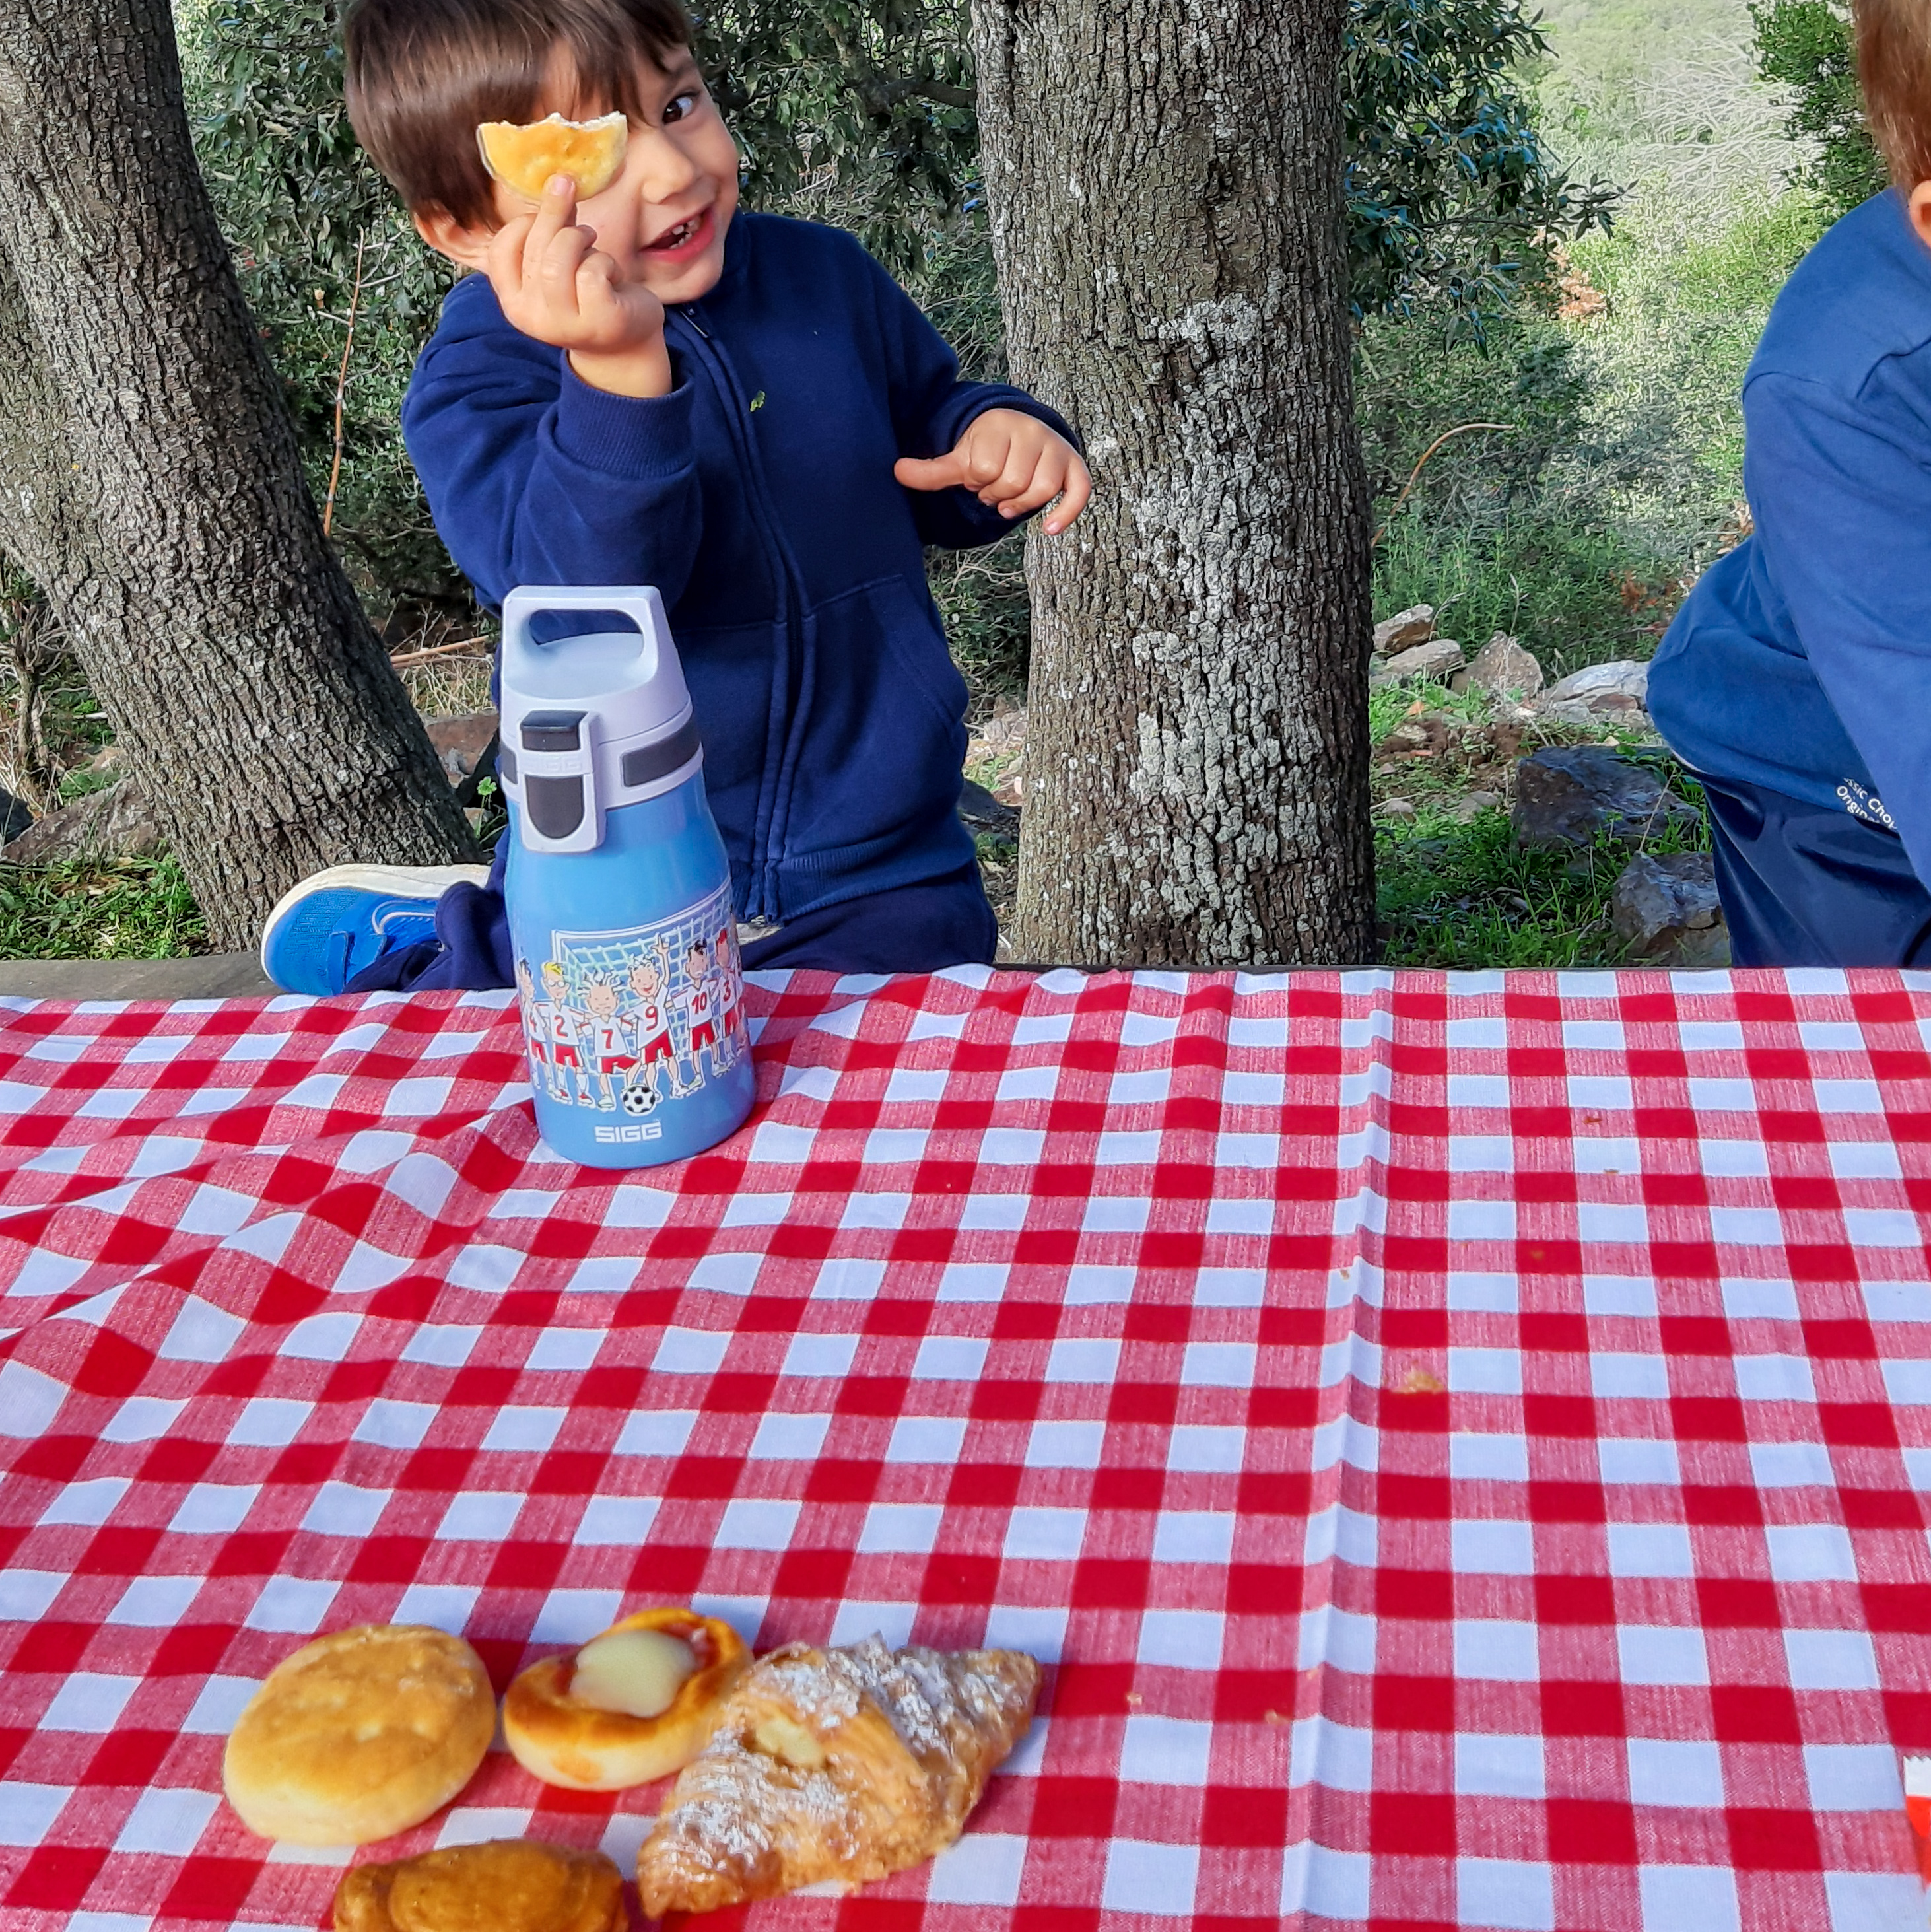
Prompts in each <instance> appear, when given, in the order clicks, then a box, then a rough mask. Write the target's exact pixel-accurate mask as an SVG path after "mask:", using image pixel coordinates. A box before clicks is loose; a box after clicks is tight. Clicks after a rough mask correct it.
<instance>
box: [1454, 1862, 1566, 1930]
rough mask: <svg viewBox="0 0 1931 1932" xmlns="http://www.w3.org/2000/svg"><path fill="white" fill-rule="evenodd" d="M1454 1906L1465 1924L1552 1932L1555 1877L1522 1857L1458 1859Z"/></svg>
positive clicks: (1497, 1928) (1544, 1866) (1552, 1871)
mask: <svg viewBox="0 0 1931 1932" xmlns="http://www.w3.org/2000/svg"><path fill="white" fill-rule="evenodd" d="M1455 1882H1456V1907H1457V1909H1458V1911H1459V1914H1460V1916H1461V1918H1462V1923H1463V1924H1465V1925H1481V1926H1493V1927H1495V1932H1555V1872H1554V1870H1553V1869H1552V1867H1549V1866H1548V1865H1546V1864H1534V1863H1531V1861H1528V1860H1527V1859H1523V1858H1457V1859H1456V1861H1455Z"/></svg>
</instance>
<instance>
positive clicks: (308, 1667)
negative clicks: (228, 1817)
mask: <svg viewBox="0 0 1931 1932" xmlns="http://www.w3.org/2000/svg"><path fill="white" fill-rule="evenodd" d="M495 1730H496V1696H495V1694H494V1693H493V1691H491V1689H490V1679H489V1674H488V1673H487V1672H486V1671H485V1670H484V1668H483V1661H482V1659H481V1658H479V1657H478V1655H476V1653H475V1652H474V1651H473V1650H472V1649H470V1648H469V1646H468V1645H467V1644H466V1643H464V1642H463V1640H462V1639H461V1638H460V1637H451V1636H449V1635H448V1634H446V1633H445V1632H444V1631H439V1630H429V1629H427V1628H424V1626H422V1625H419V1624H362V1625H358V1626H357V1627H356V1628H354V1629H352V1630H344V1631H335V1632H334V1634H332V1635H331V1636H328V1637H317V1638H316V1640H315V1641H314V1642H313V1643H308V1644H304V1645H303V1646H302V1647H301V1649H299V1650H298V1651H297V1652H295V1654H294V1655H293V1656H292V1657H288V1658H283V1660H282V1661H281V1662H280V1664H277V1665H276V1666H275V1667H274V1670H271V1671H270V1672H269V1673H268V1679H267V1680H266V1682H264V1683H263V1685H262V1688H260V1689H259V1691H256V1693H255V1694H254V1696H253V1697H252V1698H250V1700H249V1701H248V1704H247V1708H246V1709H244V1711H243V1712H242V1713H241V1716H240V1718H238V1720H237V1721H236V1722H235V1728H234V1730H233V1731H232V1733H230V1735H229V1739H228V1748H227V1751H226V1754H225V1755H224V1756H223V1760H222V1766H221V1776H222V1782H223V1784H224V1785H225V1786H226V1788H227V1792H228V1802H229V1804H231V1805H233V1806H234V1808H235V1811H237V1812H238V1814H240V1816H241V1822H242V1823H243V1824H244V1825H245V1826H247V1828H248V1829H249V1830H250V1831H251V1832H259V1833H260V1834H261V1835H262V1837H263V1838H281V1839H285V1840H286V1841H288V1842H289V1843H291V1844H296V1845H365V1844H367V1843H369V1842H370V1841H371V1840H373V1839H376V1838H388V1837H389V1836H391V1835H392V1834H393V1833H394V1832H406V1831H407V1830H408V1829H409V1826H412V1825H419V1824H421V1823H422V1821H423V1820H424V1819H425V1818H427V1817H428V1816H429V1815H430V1813H431V1812H433V1811H437V1810H439V1809H440V1808H441V1807H442V1806H443V1805H446V1804H448V1802H449V1801H450V1799H452V1798H454V1796H456V1794H457V1792H459V1791H460V1790H462V1788H463V1786H464V1785H466V1784H468V1783H469V1780H470V1779H471V1778H472V1777H473V1776H474V1775H475V1771H476V1767H477V1766H478V1765H479V1764H481V1763H482V1761H483V1754H484V1752H485V1751H487V1750H488V1749H489V1748H490V1738H491V1736H493V1734H494V1733H495Z"/></svg>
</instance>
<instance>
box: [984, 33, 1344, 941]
mask: <svg viewBox="0 0 1931 1932" xmlns="http://www.w3.org/2000/svg"><path fill="white" fill-rule="evenodd" d="M1344 12H1345V7H1344V0H973V39H974V43H975V52H976V58H977V62H978V68H979V126H980V135H981V140H982V153H983V160H984V168H985V185H986V192H987V196H988V202H989V203H990V206H991V217H992V236H993V250H994V257H995V260H996V261H997V267H998V272H999V284H1000V296H1001V298H1002V299H1003V304H1004V308H1005V314H1006V336H1007V344H1008V350H1009V356H1010V359H1011V363H1012V371H1013V380H1015V381H1016V382H1019V383H1024V384H1025V385H1026V386H1027V387H1029V388H1030V389H1033V391H1034V392H1036V394H1038V395H1040V396H1041V397H1042V398H1043V399H1044V400H1045V401H1048V402H1050V403H1052V404H1054V405H1055V406H1056V407H1058V408H1060V410H1063V412H1064V413H1066V415H1067V416H1068V417H1069V419H1072V421H1073V422H1075V423H1076V424H1077V425H1078V427H1079V428H1080V431H1081V434H1082V436H1083V437H1084V439H1085V440H1086V442H1087V459H1088V461H1089V463H1090V466H1091V468H1092V470H1093V478H1094V484H1095V494H1094V499H1093V504H1092V505H1091V507H1090V508H1088V510H1087V511H1086V513H1085V514H1084V516H1083V517H1081V519H1080V520H1079V522H1078V523H1075V525H1074V526H1073V529H1072V532H1070V533H1069V534H1068V535H1064V536H1061V537H1059V538H1044V537H1042V535H1040V534H1039V530H1038V528H1037V526H1036V525H1035V526H1033V529H1032V531H1031V532H1030V534H1029V536H1028V539H1027V543H1028V547H1027V578H1028V580H1029V581H1030V586H1031V589H1032V598H1033V661H1032V675H1031V680H1030V701H1029V715H1028V717H1027V739H1026V807H1025V817H1024V824H1023V828H1022V830H1021V839H1020V862H1019V924H1018V932H1017V934H1016V935H1015V943H1016V945H1017V947H1018V950H1019V952H1020V954H1021V956H1022V957H1024V958H1028V959H1071V960H1078V961H1081V962H1105V963H1111V964H1118V965H1137V964H1142V963H1151V962H1170V963H1176V964H1198V965H1276V964H1282V963H1288V962H1306V963H1324V962H1356V961H1362V960H1366V959H1372V957H1373V949H1374V895H1373V847H1372V838H1371V835H1370V832H1369V820H1368V754H1369V746H1368V729H1367V715H1366V661H1367V652H1368V642H1369V596H1368V582H1369V580H1368V523H1367V499H1366V488H1365V485H1364V483H1363V474H1362V466H1361V458H1360V446H1359V443H1358V442H1357V438H1356V435H1355V431H1354V419H1353V401H1352V382H1351V373H1350V368H1349V339H1348V325H1347V317H1346V307H1345V280H1346V268H1345V257H1344V255H1343V252H1342V199H1341V151H1342V127H1341V115H1340V102H1339V94H1338V75H1339V58H1340V51H1341V34H1342V22H1343V16H1344Z"/></svg>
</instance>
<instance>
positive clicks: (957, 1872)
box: [925, 1832, 1030, 1906]
mask: <svg viewBox="0 0 1931 1932" xmlns="http://www.w3.org/2000/svg"><path fill="white" fill-rule="evenodd" d="M1028 1843H1030V1841H1029V1840H1027V1839H1026V1838H1021V1837H1018V1836H1016V1835H1014V1834H1012V1833H1011V1832H967V1833H965V1835H964V1836H963V1837H962V1838H960V1839H958V1841H957V1842H956V1843H954V1844H952V1845H951V1846H948V1847H947V1848H946V1849H945V1850H944V1851H943V1852H940V1854H939V1855H938V1858H937V1861H935V1862H934V1864H933V1866H932V1871H931V1878H930V1879H928V1881H927V1882H926V1885H925V1897H926V1899H927V1900H928V1902H929V1903H932V1904H934V1905H994V1906H1015V1905H1017V1904H1018V1903H1019V1884H1020V1879H1021V1876H1022V1875H1023V1874H1024V1870H1025V1868H1026V1848H1027V1844H1028Z"/></svg>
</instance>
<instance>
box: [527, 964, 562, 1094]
mask: <svg viewBox="0 0 1931 1932" xmlns="http://www.w3.org/2000/svg"><path fill="white" fill-rule="evenodd" d="M516 990H517V1004H518V1005H519V1006H520V1007H521V1008H522V1010H523V1039H524V1040H525V1041H526V1043H528V1045H529V1065H530V1072H531V1074H532V1077H533V1082H534V1083H535V1084H540V1085H541V1086H542V1087H543V1088H544V1090H545V1091H547V1093H548V1094H549V1095H550V1098H551V1099H552V1100H562V1098H563V1090H562V1088H560V1087H559V1086H558V1085H557V1084H556V1064H555V1062H554V1061H552V1059H551V1058H550V1002H549V1001H547V1000H540V999H538V998H537V996H536V981H535V978H534V977H533V976H532V974H531V972H530V970H529V961H528V960H527V959H519V960H518V961H517V962H516Z"/></svg>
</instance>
